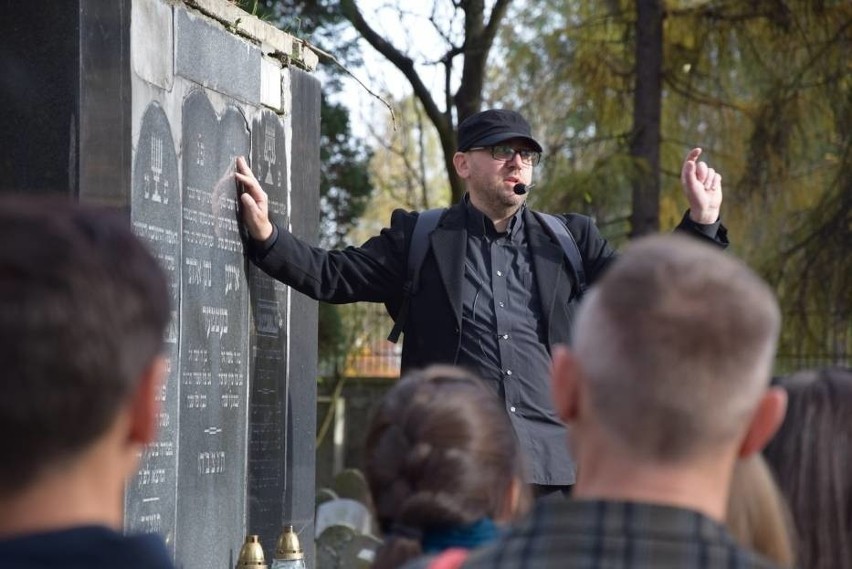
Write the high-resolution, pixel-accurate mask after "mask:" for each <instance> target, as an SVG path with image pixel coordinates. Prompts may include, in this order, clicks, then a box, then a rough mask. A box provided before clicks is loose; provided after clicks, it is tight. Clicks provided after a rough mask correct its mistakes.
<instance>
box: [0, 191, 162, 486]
mask: <svg viewBox="0 0 852 569" xmlns="http://www.w3.org/2000/svg"><path fill="white" fill-rule="evenodd" d="M170 313H171V311H170V306H169V293H168V282H167V279H166V276H165V274H164V273H163V271H162V269H161V268H160V266H159V264H158V263H157V261H156V259H155V258H154V257H153V256H152V255H151V253H150V252H148V250H147V249H146V248H145V246H144V245H143V244H142V243H141V242H140V241H139V240H138V239H137V238H136V237H135V236H134V234H133V233H132V231H131V229H130V227H129V220H128V219H127V216H126V215H121V214H119V213H118V212H115V211H110V210H107V209H105V208H97V207H86V206H83V205H78V204H75V203H73V202H72V201H70V200H68V199H67V198H60V197H53V198H45V197H37V198H33V197H26V196H20V195H7V196H3V197H0V366H2V369H3V371H2V378H3V379H2V385H3V388H2V396H0V457H3V459H2V466H0V493H11V492H15V491H17V490H20V489H21V488H24V487H25V486H26V485H27V484H29V483H30V482H31V481H32V479H33V478H34V477H36V476H38V475H39V474H40V473H41V472H42V471H43V470H45V469H46V468H49V467H51V466H54V465H56V464H58V463H60V462H62V461H64V460H69V459H73V457H74V456H75V455H76V454H77V453H79V452H80V451H81V450H83V449H85V448H86V447H87V445H89V444H91V443H92V442H93V441H95V440H96V439H97V438H98V437H99V436H100V435H102V434H103V433H104V432H105V431H106V430H107V429H108V428H109V426H110V425H111V424H112V422H113V421H114V419H115V417H116V414H117V413H118V411H119V409H120V406H121V404H122V403H123V402H124V401H125V400H126V399H127V397H128V396H129V395H130V394H131V393H132V391H133V390H134V389H135V388H136V386H137V385H136V382H137V380H138V379H139V378H140V376H141V374H142V373H143V372H144V370H145V369H146V367H148V366H149V365H150V364H151V363H152V362H153V360H154V359H155V358H156V357H157V356H158V355H159V354H160V353H161V352H162V350H163V338H164V334H165V329H166V326H167V324H168V322H169V319H170Z"/></svg>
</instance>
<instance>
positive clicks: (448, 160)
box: [340, 0, 511, 203]
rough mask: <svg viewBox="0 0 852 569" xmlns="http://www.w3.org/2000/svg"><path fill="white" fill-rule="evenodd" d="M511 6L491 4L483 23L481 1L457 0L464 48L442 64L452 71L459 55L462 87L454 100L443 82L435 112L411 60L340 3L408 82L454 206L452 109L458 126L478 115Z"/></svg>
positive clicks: (347, 2) (500, 0) (458, 186)
mask: <svg viewBox="0 0 852 569" xmlns="http://www.w3.org/2000/svg"><path fill="white" fill-rule="evenodd" d="M510 2H511V0H496V1H495V2H494V5H493V6H492V7H491V14H490V15H489V18H488V20H487V21H486V19H485V0H458V3H457V4H456V7H457V8H460V9H461V10H462V11H463V12H464V18H465V22H464V27H465V37H464V45H462V46H461V47H456V46H451V47H450V49H449V50H448V51H447V53H446V54H445V56H444V58H443V60H444V61H445V64H446V65H447V66H448V72H449V70H450V69H452V61H453V57H455V56H456V55H459V54H462V55H463V56H464V63H463V67H462V76H461V84H460V85H459V89H458V91H456V93H455V95H452V96H451V94H450V92H449V88H450V82H449V81H447V84H446V91H447V92H445V93H444V95H445V98H446V109H445V110H444V111H441V110H440V109H439V108H438V105H437V103H436V102H435V100H434V98H433V97H432V94H431V93H430V92H429V89H427V87H426V85H425V84H424V83H423V80H422V79H421V77H420V76H419V75H418V73H417V71H416V70H415V68H414V61H412V59H411V58H410V57H408V56H407V55H406V54H405V53H403V52H401V51H400V50H398V49H397V48H396V47H394V46H393V45H392V44H391V43H390V42H389V41H388V40H387V39H386V38H384V37H382V36H381V35H379V34H378V33H377V32H376V30H374V29H373V28H372V27H371V26H370V24H369V23H368V22H367V21H366V20H365V19H364V16H363V15H362V14H361V11H360V10H359V9H358V5H357V4H356V2H355V0H341V2H340V9H341V12H342V14H343V16H344V17H345V18H346V19H347V20H349V21H350V22H351V23H352V25H353V26H354V27H355V29H356V30H357V31H358V33H359V34H361V37H363V38H364V39H365V40H367V42H368V43H369V44H370V45H372V46H373V47H374V48H375V49H376V50H377V51H378V52H379V53H381V54H382V55H383V56H385V57H386V58H387V59H388V61H390V62H391V63H392V64H394V65H395V66H396V68H397V69H399V70H400V71H401V72H402V74H403V75H405V78H406V79H408V82H409V83H411V87H412V89H413V90H414V95H415V96H416V97H417V98H418V99H419V100H420V102H421V103H422V104H423V108H424V109H425V110H426V115H427V116H428V117H429V120H431V121H432V124H434V125H435V129H436V130H437V131H438V137H439V139H440V141H441V150H442V151H443V153H444V164H445V165H446V167H447V179H448V180H449V182H450V189H451V196H452V197H451V200H452V202H453V203H455V202H457V201H458V200H460V199H461V197H462V195H463V194H464V185H463V184H462V181H461V179H460V178H459V177H458V175H457V174H456V170H455V167H454V166H453V155H454V154H455V153H456V130H455V125H454V124H453V112H452V111H453V109H452V108H451V107H453V106H455V108H456V111H457V117H458V120H459V121H461V120H464V119H465V118H466V117H468V116H470V115H472V114H473V113H476V112H478V111H479V110H480V107H481V106H482V87H483V85H484V83H485V64H486V63H487V60H488V52H489V51H490V50H491V47H492V46H493V45H494V38H495V36H496V34H497V29H498V27H499V26H500V22H501V21H502V19H503V17H504V16H505V15H506V9H507V8H508V6H509V4H510Z"/></svg>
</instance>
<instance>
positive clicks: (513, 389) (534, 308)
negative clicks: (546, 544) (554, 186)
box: [458, 201, 574, 484]
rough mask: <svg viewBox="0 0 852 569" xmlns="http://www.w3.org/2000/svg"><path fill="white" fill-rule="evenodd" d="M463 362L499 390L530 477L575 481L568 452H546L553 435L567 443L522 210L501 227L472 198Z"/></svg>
mask: <svg viewBox="0 0 852 569" xmlns="http://www.w3.org/2000/svg"><path fill="white" fill-rule="evenodd" d="M458 363H459V365H462V366H464V367H466V368H468V369H470V370H471V371H473V372H475V373H476V374H477V375H479V376H480V377H482V378H483V379H485V381H486V382H487V383H489V384H490V385H491V386H493V387H494V389H495V391H496V392H497V393H498V394H499V395H500V397H501V399H502V400H503V402H504V404H505V407H506V411H507V413H508V414H509V418H510V419H511V421H512V425H513V426H514V428H515V433H516V434H517V436H518V441H519V443H520V446H521V449H523V451H524V452H525V453H526V454H527V456H528V457H530V460H528V461H527V462H528V464H527V470H528V479H529V481H530V482H533V483H536V484H570V483H572V482H573V480H574V473H573V468H572V466H571V463H570V461H569V459H568V455H567V450H565V452H564V453H558V456H557V455H555V454H553V453H551V452H548V451H547V449H548V448H553V445H552V443H553V442H554V439H556V440H557V441H558V442H557V444H556V446H555V448H557V449H560V450H562V449H566V447H567V444H568V441H567V433H566V430H565V427H564V426H563V425H562V423H561V422H560V421H559V419H558V417H557V416H556V413H555V411H554V409H553V405H552V400H551V396H550V354H549V352H548V350H547V337H546V331H545V323H544V318H543V316H542V307H541V300H540V298H539V292H538V286H537V284H536V280H535V276H534V271H533V260H532V253H531V251H530V249H529V246H528V243H527V235H526V231H525V229H524V218H523V215H522V210H518V212H517V213H516V214H515V215H514V216H513V217H512V219H511V220H510V221H509V226H508V230H507V231H505V232H502V233H499V232H497V230H496V229H495V228H494V223H493V222H492V221H491V220H490V219H489V218H488V217H487V216H485V215H483V214H482V212H480V211H478V210H477V209H476V208H475V207H474V206H473V205H472V204H471V203H470V202H469V201H467V247H466V255H465V270H464V284H463V286H462V330H461V346H460V350H459V357H458Z"/></svg>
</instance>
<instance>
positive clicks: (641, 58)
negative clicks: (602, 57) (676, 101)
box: [630, 0, 663, 238]
mask: <svg viewBox="0 0 852 569" xmlns="http://www.w3.org/2000/svg"><path fill="white" fill-rule="evenodd" d="M636 15H637V18H636V52H635V53H636V63H635V65H636V87H635V91H634V93H633V133H632V137H631V140H630V155H631V156H632V157H633V158H634V160H635V161H636V164H637V165H638V166H639V173H637V175H635V176H634V178H633V210H632V213H631V215H630V224H631V229H630V237H631V238H632V237H639V236H640V235H646V234H648V233H656V232H657V231H659V230H660V108H661V106H662V77H663V6H662V0H636Z"/></svg>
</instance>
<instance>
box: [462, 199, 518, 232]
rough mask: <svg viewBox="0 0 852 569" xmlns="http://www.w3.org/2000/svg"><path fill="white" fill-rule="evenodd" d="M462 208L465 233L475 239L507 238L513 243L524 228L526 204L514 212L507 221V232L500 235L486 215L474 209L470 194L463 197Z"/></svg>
mask: <svg viewBox="0 0 852 569" xmlns="http://www.w3.org/2000/svg"><path fill="white" fill-rule="evenodd" d="M464 206H465V212H466V214H467V215H466V218H467V222H466V223H467V232H468V234H470V235H474V236H476V237H489V238H491V239H496V238H498V237H508V239H509V241H515V239H517V237H518V235H520V234H521V232H522V231H523V228H524V216H523V211H524V208H526V207H527V204H526V203H524V204H523V205H522V206H521V207H519V208H518V211H516V212H515V215H513V216H512V218H511V219H510V220H509V228H508V230H507V231H505V232H503V233H500V232H498V231H497V230H496V229H495V228H494V222H493V221H491V219H489V217H488V216H487V215H485V214H484V213H482V212H481V211H479V210H478V209H476V206H474V205H473V204H472V203H471V202H470V194H465V195H464Z"/></svg>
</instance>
